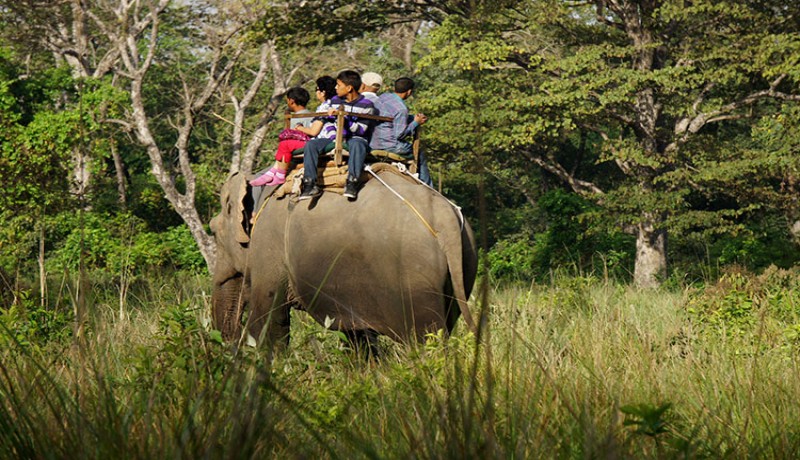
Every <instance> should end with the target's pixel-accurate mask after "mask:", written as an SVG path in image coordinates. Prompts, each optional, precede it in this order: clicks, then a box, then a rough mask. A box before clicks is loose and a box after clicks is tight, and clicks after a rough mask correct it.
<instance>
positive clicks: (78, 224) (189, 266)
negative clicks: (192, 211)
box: [48, 213, 205, 277]
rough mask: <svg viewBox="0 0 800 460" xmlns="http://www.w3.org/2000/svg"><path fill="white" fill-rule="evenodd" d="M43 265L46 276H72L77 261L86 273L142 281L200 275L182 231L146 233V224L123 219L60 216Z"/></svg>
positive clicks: (196, 257)
mask: <svg viewBox="0 0 800 460" xmlns="http://www.w3.org/2000/svg"><path fill="white" fill-rule="evenodd" d="M55 221H56V225H55V226H56V228H58V229H59V233H60V234H57V235H54V236H55V239H56V240H57V242H56V243H55V244H54V247H53V251H52V253H51V257H50V258H49V259H48V265H49V267H50V269H51V270H53V271H56V272H60V271H63V270H65V269H69V270H72V271H75V270H76V269H77V268H78V264H79V263H80V261H81V257H83V263H84V266H85V267H86V268H88V269H103V270H106V271H108V273H110V274H111V275H113V276H117V277H118V276H122V275H126V276H131V275H132V274H136V275H137V276H140V275H143V274H144V273H145V272H146V271H147V270H148V269H151V268H174V269H178V270H188V271H193V272H202V271H203V270H204V269H205V262H204V260H203V258H202V256H201V255H200V253H199V251H198V250H197V245H196V243H195V242H194V239H193V238H192V237H191V234H190V233H189V230H188V229H187V228H186V227H185V226H178V227H173V228H170V229H167V230H166V231H164V232H160V233H155V232H150V231H148V230H147V228H146V223H145V222H144V221H142V220H141V219H138V218H136V217H134V216H131V215H129V214H100V213H83V214H78V215H75V214H62V215H60V216H58V217H57V218H56V219H55Z"/></svg>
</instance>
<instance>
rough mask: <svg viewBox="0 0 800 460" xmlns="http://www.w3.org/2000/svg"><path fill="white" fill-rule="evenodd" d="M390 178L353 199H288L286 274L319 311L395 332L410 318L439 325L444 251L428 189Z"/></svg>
mask: <svg viewBox="0 0 800 460" xmlns="http://www.w3.org/2000/svg"><path fill="white" fill-rule="evenodd" d="M393 179H394V178H391V177H390V178H388V180H386V183H387V185H389V186H390V187H391V190H390V189H389V187H387V186H385V185H383V184H381V183H379V182H377V181H375V180H373V181H370V182H368V183H367V184H366V185H365V186H364V188H363V189H362V190H361V191H360V193H359V197H358V200H357V201H354V202H351V201H348V200H347V199H346V198H344V197H342V196H341V195H338V194H334V193H324V194H323V196H322V197H320V198H319V200H318V201H317V202H316V203H312V204H310V205H309V204H306V203H308V202H298V203H297V204H295V205H293V206H292V205H289V206H287V210H288V212H287V219H286V227H285V235H284V241H285V258H284V260H285V263H286V266H287V269H288V275H289V279H290V282H291V284H292V286H293V289H294V290H295V293H296V294H297V295H298V297H299V298H300V299H301V303H303V304H304V306H305V307H306V309H307V310H309V312H310V313H312V315H314V316H316V317H317V318H318V319H324V318H325V316H329V317H331V318H335V319H337V321H339V322H340V324H338V326H340V327H342V328H345V329H349V328H354V329H363V328H370V329H375V330H378V331H379V332H382V333H386V334H389V335H395V336H403V335H406V332H407V331H408V330H411V329H414V328H415V327H416V326H415V324H416V323H420V324H433V325H436V326H438V327H443V325H444V316H445V314H444V299H443V289H444V286H445V284H446V281H447V275H448V267H447V258H446V255H445V254H444V253H443V251H442V248H441V246H440V244H439V242H438V241H437V230H436V229H435V228H434V227H435V226H436V225H437V222H436V221H437V217H436V216H435V215H434V214H435V213H433V212H432V211H433V208H432V206H431V199H430V197H429V193H419V192H425V191H426V190H425V189H427V187H425V186H422V185H414V184H409V183H408V182H406V181H405V180H403V179H399V180H393ZM428 191H429V189H428ZM399 329H406V332H402V331H401V330H399Z"/></svg>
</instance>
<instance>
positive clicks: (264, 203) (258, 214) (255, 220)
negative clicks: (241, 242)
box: [250, 195, 272, 234]
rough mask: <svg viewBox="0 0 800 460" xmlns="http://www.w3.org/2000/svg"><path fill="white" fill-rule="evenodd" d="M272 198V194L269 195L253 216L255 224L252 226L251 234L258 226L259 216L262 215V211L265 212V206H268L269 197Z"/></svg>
mask: <svg viewBox="0 0 800 460" xmlns="http://www.w3.org/2000/svg"><path fill="white" fill-rule="evenodd" d="M270 198H272V195H270V196H268V197H267V198H266V199H265V200H264V202H263V203H261V207H260V208H258V212H257V213H256V215H255V216H253V226H252V227H251V228H250V234H252V233H253V230H254V229H255V228H256V223H257V222H258V218H259V217H261V213H262V212H264V208H266V207H267V203H269V199H270Z"/></svg>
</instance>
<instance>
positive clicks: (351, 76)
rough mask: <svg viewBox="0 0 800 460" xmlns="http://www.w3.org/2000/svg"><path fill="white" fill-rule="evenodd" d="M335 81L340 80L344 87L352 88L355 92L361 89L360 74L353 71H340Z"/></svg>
mask: <svg viewBox="0 0 800 460" xmlns="http://www.w3.org/2000/svg"><path fill="white" fill-rule="evenodd" d="M336 79H337V80H341V81H342V83H344V84H345V85H350V86H352V87H353V89H355V90H356V91H358V90H359V89H360V88H361V74H359V73H358V72H356V71H355V70H342V71H341V72H339V75H337V76H336Z"/></svg>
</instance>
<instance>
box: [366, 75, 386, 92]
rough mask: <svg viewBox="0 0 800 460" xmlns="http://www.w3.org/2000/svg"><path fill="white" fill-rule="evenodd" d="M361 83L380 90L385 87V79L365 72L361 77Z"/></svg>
mask: <svg viewBox="0 0 800 460" xmlns="http://www.w3.org/2000/svg"><path fill="white" fill-rule="evenodd" d="M361 83H363V84H365V85H367V86H372V87H374V88H375V89H379V88H380V87H381V86H382V85H383V78H381V76H380V75H378V74H376V73H375V72H364V74H363V75H361Z"/></svg>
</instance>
